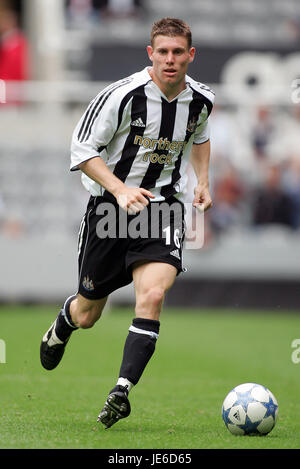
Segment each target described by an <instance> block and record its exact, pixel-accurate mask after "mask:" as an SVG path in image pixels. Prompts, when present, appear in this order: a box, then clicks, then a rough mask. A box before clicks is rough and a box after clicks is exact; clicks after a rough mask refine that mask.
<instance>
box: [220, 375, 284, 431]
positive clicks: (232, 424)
mask: <svg viewBox="0 0 300 469" xmlns="http://www.w3.org/2000/svg"><path fill="white" fill-rule="evenodd" d="M277 413H278V403H277V400H276V398H275V396H274V395H273V394H272V393H271V391H269V389H267V388H265V387H264V386H262V385H261V384H256V383H244V384H240V385H239V386H236V387H235V388H233V389H232V390H231V391H230V392H229V393H228V394H227V396H226V397H225V399H224V402H223V406H222V417H223V420H224V422H225V425H226V427H227V428H228V430H229V431H230V432H231V433H233V434H234V435H266V434H267V433H269V432H270V431H271V430H272V428H273V427H274V425H275V423H276V419H277Z"/></svg>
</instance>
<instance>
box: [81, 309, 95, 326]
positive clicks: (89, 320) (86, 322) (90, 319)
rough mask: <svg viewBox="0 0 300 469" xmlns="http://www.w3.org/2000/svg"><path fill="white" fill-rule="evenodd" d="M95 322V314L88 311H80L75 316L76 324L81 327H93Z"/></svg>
mask: <svg viewBox="0 0 300 469" xmlns="http://www.w3.org/2000/svg"><path fill="white" fill-rule="evenodd" d="M95 322H96V319H95V316H94V315H93V314H90V313H88V312H85V313H81V314H79V315H78V317H77V326H78V327H80V328H81V329H89V328H91V327H93V325H94V324H95Z"/></svg>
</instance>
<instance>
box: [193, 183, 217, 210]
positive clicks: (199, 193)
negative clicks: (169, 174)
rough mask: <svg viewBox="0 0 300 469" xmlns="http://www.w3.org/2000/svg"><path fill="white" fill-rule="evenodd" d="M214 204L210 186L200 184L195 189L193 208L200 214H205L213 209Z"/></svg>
mask: <svg viewBox="0 0 300 469" xmlns="http://www.w3.org/2000/svg"><path fill="white" fill-rule="evenodd" d="M212 204H213V202H212V199H211V196H210V192H209V188H208V185H206V184H205V185H203V184H198V185H197V186H196V187H195V189H194V200H193V207H196V208H197V209H198V210H200V212H205V211H206V210H208V209H209V208H211V207H212Z"/></svg>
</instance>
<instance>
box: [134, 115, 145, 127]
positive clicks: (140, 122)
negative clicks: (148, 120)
mask: <svg viewBox="0 0 300 469" xmlns="http://www.w3.org/2000/svg"><path fill="white" fill-rule="evenodd" d="M131 125H134V127H146V126H145V124H144V122H143V120H142V118H141V117H139V118H138V119H136V120H135V121H133V122H131Z"/></svg>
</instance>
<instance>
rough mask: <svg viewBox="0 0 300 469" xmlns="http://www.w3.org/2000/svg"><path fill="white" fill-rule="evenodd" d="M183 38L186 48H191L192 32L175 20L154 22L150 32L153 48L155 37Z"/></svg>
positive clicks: (178, 20) (163, 19)
mask: <svg viewBox="0 0 300 469" xmlns="http://www.w3.org/2000/svg"><path fill="white" fill-rule="evenodd" d="M159 35H162V36H170V37H174V36H184V37H185V38H186V39H187V43H188V48H189V49H190V48H191V47H192V32H191V29H190V27H189V26H188V24H187V23H185V22H184V21H183V20H180V19H177V18H162V19H161V20H159V21H156V22H155V23H154V24H153V26H152V31H151V46H152V47H153V43H154V39H155V38H156V36H159Z"/></svg>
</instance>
